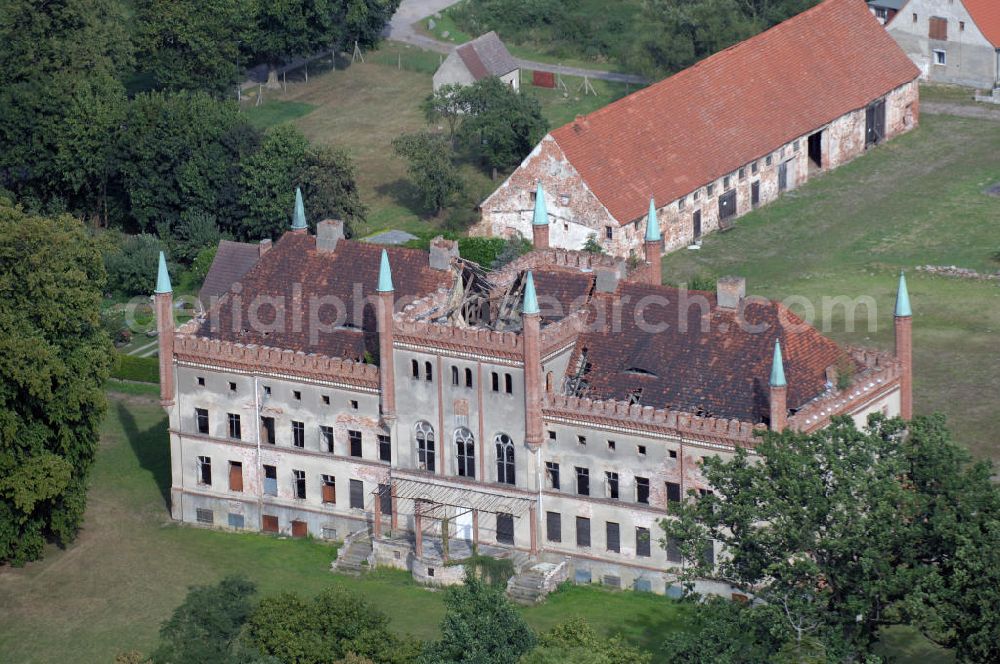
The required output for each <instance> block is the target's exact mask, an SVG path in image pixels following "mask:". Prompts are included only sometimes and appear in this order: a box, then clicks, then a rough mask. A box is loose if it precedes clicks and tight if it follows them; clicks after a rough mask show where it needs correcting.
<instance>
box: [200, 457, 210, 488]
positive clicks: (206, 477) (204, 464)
mask: <svg viewBox="0 0 1000 664" xmlns="http://www.w3.org/2000/svg"><path fill="white" fill-rule="evenodd" d="M198 483H199V484H207V485H209V486H211V485H212V458H211V457H207V456H200V457H198Z"/></svg>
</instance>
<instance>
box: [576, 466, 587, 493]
mask: <svg viewBox="0 0 1000 664" xmlns="http://www.w3.org/2000/svg"><path fill="white" fill-rule="evenodd" d="M576 492H577V493H578V494H579V495H581V496H589V495H590V470H589V469H587V468H580V467H579V466H578V467H577V468H576Z"/></svg>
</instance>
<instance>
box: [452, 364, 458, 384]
mask: <svg viewBox="0 0 1000 664" xmlns="http://www.w3.org/2000/svg"><path fill="white" fill-rule="evenodd" d="M451 384H452V385H458V367H456V366H452V368H451Z"/></svg>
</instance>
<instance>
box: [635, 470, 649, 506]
mask: <svg viewBox="0 0 1000 664" xmlns="http://www.w3.org/2000/svg"><path fill="white" fill-rule="evenodd" d="M635 502H637V503H642V504H644V505H648V504H649V478H648V477H636V478H635Z"/></svg>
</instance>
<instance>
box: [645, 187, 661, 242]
mask: <svg viewBox="0 0 1000 664" xmlns="http://www.w3.org/2000/svg"><path fill="white" fill-rule="evenodd" d="M662 241H663V237H662V236H661V235H660V222H659V220H658V219H657V218H656V201H655V200H654V199H653V197H652V196H650V197H649V215H648V216H647V217H646V242H662Z"/></svg>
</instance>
